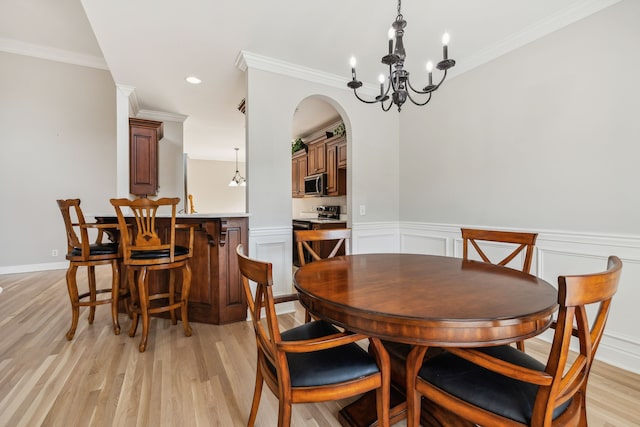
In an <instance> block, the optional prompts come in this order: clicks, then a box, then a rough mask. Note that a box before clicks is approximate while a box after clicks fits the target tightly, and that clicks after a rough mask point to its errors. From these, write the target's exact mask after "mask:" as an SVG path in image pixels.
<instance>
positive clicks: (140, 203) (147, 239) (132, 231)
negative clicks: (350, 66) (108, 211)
mask: <svg viewBox="0 0 640 427" xmlns="http://www.w3.org/2000/svg"><path fill="white" fill-rule="evenodd" d="M179 202H180V199H179V198H178V197H175V198H161V199H158V200H151V199H147V198H140V199H137V200H129V199H111V204H112V205H113V206H114V208H115V210H116V215H117V217H118V225H119V228H120V230H127V232H125V231H122V233H121V236H120V245H121V248H122V256H123V262H124V265H125V266H126V268H127V281H128V283H129V287H130V291H131V295H132V308H131V311H132V315H133V319H132V323H131V328H130V329H129V336H131V337H133V336H135V334H136V330H137V329H138V318H139V317H142V337H141V339H140V346H139V350H140V352H143V351H145V349H146V347H147V338H148V336H149V323H150V318H149V317H150V315H152V314H157V313H164V312H170V314H171V322H172V324H174V325H175V324H177V317H176V310H178V309H180V316H181V320H182V327H183V328H184V334H185V336H188V337H189V336H191V326H189V316H188V300H189V289H190V287H191V268H190V267H189V258H191V256H192V254H193V238H194V225H191V224H176V206H177V205H178V203H179ZM164 208H168V209H170V215H171V216H170V218H171V222H170V227H169V228H168V230H167V232H166V233H161V234H162V235H160V234H159V233H158V230H157V227H156V216H157V214H158V210H159V209H160V210H162V209H164ZM127 209H128V210H130V213H131V214H132V215H133V222H132V223H131V225H130V226H128V224H127V218H126V217H125V215H126V214H128V213H129V212H128V211H127V212H125V210H127ZM161 214H162V213H161ZM179 229H186V230H188V232H189V238H188V245H187V246H180V245H177V244H176V230H179ZM176 269H180V270H181V271H182V281H181V286H180V289H178V286H177V285H176V277H175V270H176ZM162 270H169V287H168V290H166V289H150V288H149V274H150V273H151V272H157V271H162Z"/></svg>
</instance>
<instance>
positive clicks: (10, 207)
mask: <svg viewBox="0 0 640 427" xmlns="http://www.w3.org/2000/svg"><path fill="white" fill-rule="evenodd" d="M0 94H1V95H0V99H1V102H0V129H2V134H1V136H0V138H1V147H2V154H1V155H0V199H1V200H2V209H0V236H2V237H1V239H2V242H3V244H2V245H0V267H2V266H21V265H35V264H43V263H44V264H46V263H52V262H58V263H62V262H64V265H66V262H65V261H64V254H65V253H66V244H67V241H66V236H65V231H64V224H63V222H62V216H61V215H60V211H59V210H58V206H57V205H56V199H59V198H76V197H77V198H80V199H81V200H82V207H83V208H84V210H85V211H90V212H105V211H111V210H113V208H112V207H111V205H110V204H109V197H113V196H115V193H116V168H115V161H116V146H115V143H114V141H115V138H116V119H115V108H114V107H115V91H114V83H113V80H112V79H111V75H110V74H109V72H107V71H104V70H97V69H93V68H87V67H81V66H76V65H69V64H63V63H59V62H53V61H47V60H42V59H36V58H32V57H27V56H21V55H14V54H9V53H3V52H0ZM52 249H57V250H58V256H57V257H53V256H51V251H52Z"/></svg>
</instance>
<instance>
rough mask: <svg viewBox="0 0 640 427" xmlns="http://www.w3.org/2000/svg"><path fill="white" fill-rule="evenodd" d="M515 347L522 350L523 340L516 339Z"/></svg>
mask: <svg viewBox="0 0 640 427" xmlns="http://www.w3.org/2000/svg"><path fill="white" fill-rule="evenodd" d="M516 347H517V349H518V350H520V351H522V352H524V341H518V342H517V343H516Z"/></svg>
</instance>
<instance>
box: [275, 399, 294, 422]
mask: <svg viewBox="0 0 640 427" xmlns="http://www.w3.org/2000/svg"><path fill="white" fill-rule="evenodd" d="M290 426H291V402H286V401H285V400H284V399H283V398H282V396H280V401H279V402H278V427H290Z"/></svg>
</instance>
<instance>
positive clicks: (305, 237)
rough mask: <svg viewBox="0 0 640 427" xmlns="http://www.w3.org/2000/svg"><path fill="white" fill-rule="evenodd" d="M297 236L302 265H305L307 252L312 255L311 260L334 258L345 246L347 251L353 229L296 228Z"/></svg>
mask: <svg viewBox="0 0 640 427" xmlns="http://www.w3.org/2000/svg"><path fill="white" fill-rule="evenodd" d="M295 236H296V244H297V247H298V248H297V249H298V257H299V259H300V265H305V264H306V263H307V262H306V259H307V257H306V256H305V255H306V254H308V255H309V256H310V257H311V261H319V260H321V259H326V258H333V257H334V256H336V254H337V253H338V251H339V250H340V248H344V250H345V253H346V252H347V246H348V245H349V242H350V241H351V229H350V228H332V229H326V230H296V231H295ZM343 245H344V246H343Z"/></svg>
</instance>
